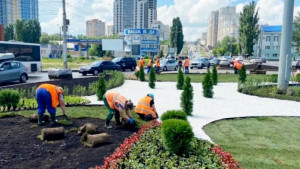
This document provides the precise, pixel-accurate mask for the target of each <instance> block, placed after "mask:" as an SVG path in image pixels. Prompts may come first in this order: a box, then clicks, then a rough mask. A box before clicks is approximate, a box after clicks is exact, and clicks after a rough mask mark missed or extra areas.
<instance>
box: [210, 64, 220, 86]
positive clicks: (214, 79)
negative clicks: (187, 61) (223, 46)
mask: <svg viewBox="0 0 300 169" xmlns="http://www.w3.org/2000/svg"><path fill="white" fill-rule="evenodd" d="M211 79H212V82H213V85H217V84H218V71H217V66H216V65H214V66H213V71H212V75H211Z"/></svg>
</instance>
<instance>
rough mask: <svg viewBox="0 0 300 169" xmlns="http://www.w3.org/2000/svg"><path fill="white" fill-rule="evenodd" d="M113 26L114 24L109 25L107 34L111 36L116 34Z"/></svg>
mask: <svg viewBox="0 0 300 169" xmlns="http://www.w3.org/2000/svg"><path fill="white" fill-rule="evenodd" d="M113 28H114V26H113V25H107V36H110V35H113V34H114V32H113Z"/></svg>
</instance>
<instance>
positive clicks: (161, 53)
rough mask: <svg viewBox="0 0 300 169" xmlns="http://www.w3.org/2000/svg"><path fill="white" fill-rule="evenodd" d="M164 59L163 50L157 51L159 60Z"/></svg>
mask: <svg viewBox="0 0 300 169" xmlns="http://www.w3.org/2000/svg"><path fill="white" fill-rule="evenodd" d="M163 57H164V52H163V50H160V51H159V58H163Z"/></svg>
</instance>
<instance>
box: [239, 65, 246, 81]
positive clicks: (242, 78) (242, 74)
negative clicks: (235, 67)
mask: <svg viewBox="0 0 300 169" xmlns="http://www.w3.org/2000/svg"><path fill="white" fill-rule="evenodd" d="M246 78H247V74H246V68H245V65H243V66H242V69H241V70H240V71H239V82H240V83H245V82H246Z"/></svg>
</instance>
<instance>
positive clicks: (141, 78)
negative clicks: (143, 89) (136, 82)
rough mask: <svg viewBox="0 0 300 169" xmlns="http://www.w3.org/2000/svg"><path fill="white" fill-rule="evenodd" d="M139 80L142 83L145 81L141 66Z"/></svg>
mask: <svg viewBox="0 0 300 169" xmlns="http://www.w3.org/2000/svg"><path fill="white" fill-rule="evenodd" d="M139 79H140V81H142V82H144V81H145V72H144V68H143V67H142V66H141V67H140V71H139Z"/></svg>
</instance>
